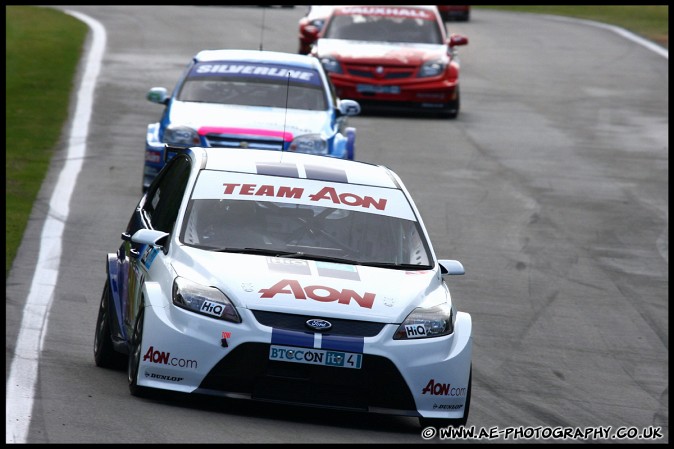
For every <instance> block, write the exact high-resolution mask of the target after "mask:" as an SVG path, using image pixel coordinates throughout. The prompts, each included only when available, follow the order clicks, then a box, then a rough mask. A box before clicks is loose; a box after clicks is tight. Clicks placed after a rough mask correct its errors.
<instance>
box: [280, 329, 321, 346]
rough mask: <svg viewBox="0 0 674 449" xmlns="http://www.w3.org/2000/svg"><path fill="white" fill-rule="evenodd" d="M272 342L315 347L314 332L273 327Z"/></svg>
mask: <svg viewBox="0 0 674 449" xmlns="http://www.w3.org/2000/svg"><path fill="white" fill-rule="evenodd" d="M271 344H273V345H286V346H302V347H305V348H313V347H314V334H313V333H307V332H296V331H288V330H284V329H276V328H273V329H272V330H271Z"/></svg>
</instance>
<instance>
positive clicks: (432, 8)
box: [332, 5, 438, 12]
mask: <svg viewBox="0 0 674 449" xmlns="http://www.w3.org/2000/svg"><path fill="white" fill-rule="evenodd" d="M356 7H357V8H417V9H425V10H428V11H433V12H437V11H438V8H437V6H436V5H339V6H334V7H333V8H332V10H333V11H334V10H336V9H339V8H356Z"/></svg>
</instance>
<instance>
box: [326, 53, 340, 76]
mask: <svg viewBox="0 0 674 449" xmlns="http://www.w3.org/2000/svg"><path fill="white" fill-rule="evenodd" d="M321 64H322V65H323V68H324V69H325V71H326V72H329V73H342V66H341V65H340V64H339V62H338V61H337V60H336V59H335V58H333V57H331V56H326V57H324V58H321Z"/></svg>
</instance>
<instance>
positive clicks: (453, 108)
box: [441, 86, 461, 119]
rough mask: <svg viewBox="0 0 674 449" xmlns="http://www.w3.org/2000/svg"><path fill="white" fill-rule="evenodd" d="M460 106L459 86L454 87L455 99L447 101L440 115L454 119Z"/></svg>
mask: <svg viewBox="0 0 674 449" xmlns="http://www.w3.org/2000/svg"><path fill="white" fill-rule="evenodd" d="M460 107H461V94H460V92H459V86H457V87H456V99H454V100H452V101H450V102H449V103H447V106H446V108H445V110H444V111H443V112H442V113H441V115H442V117H444V118H448V119H455V118H456V117H457V116H458V115H459V108H460Z"/></svg>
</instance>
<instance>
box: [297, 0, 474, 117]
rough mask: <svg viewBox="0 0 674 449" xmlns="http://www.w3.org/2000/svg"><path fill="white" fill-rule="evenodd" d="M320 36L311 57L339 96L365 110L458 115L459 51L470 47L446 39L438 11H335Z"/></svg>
mask: <svg viewBox="0 0 674 449" xmlns="http://www.w3.org/2000/svg"><path fill="white" fill-rule="evenodd" d="M311 32H312V29H311V28H309V29H308V30H306V29H305V34H306V33H309V34H311ZM316 37H317V38H318V39H317V40H316V43H315V44H314V46H313V47H312V49H311V54H312V55H313V56H315V57H317V58H318V59H319V60H320V61H321V63H322V64H323V67H324V68H325V70H326V72H328V75H329V76H330V79H331V80H332V83H333V84H334V86H335V89H336V91H337V95H338V96H343V97H345V98H353V99H354V100H357V101H358V102H359V103H360V104H361V105H362V106H363V108H370V109H374V108H377V109H381V108H382V107H383V108H384V109H385V110H391V109H393V108H395V109H400V110H408V111H409V110H412V111H419V110H424V111H427V112H428V111H430V112H433V113H438V114H440V115H442V116H445V117H448V118H455V117H456V116H457V115H458V113H459V109H460V92H459V68H460V65H459V60H458V58H457V54H456V50H455V48H456V47H457V46H460V45H467V44H468V38H466V37H465V36H462V35H459V34H451V35H450V36H449V37H447V33H446V29H445V24H444V22H443V20H442V18H441V17H440V14H439V12H438V9H437V7H436V6H422V5H418V6H364V5H357V6H342V7H337V8H334V10H333V11H332V14H331V15H330V17H329V18H328V19H327V21H326V23H325V25H323V27H322V29H321V31H320V33H318V35H317V36H316Z"/></svg>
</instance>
